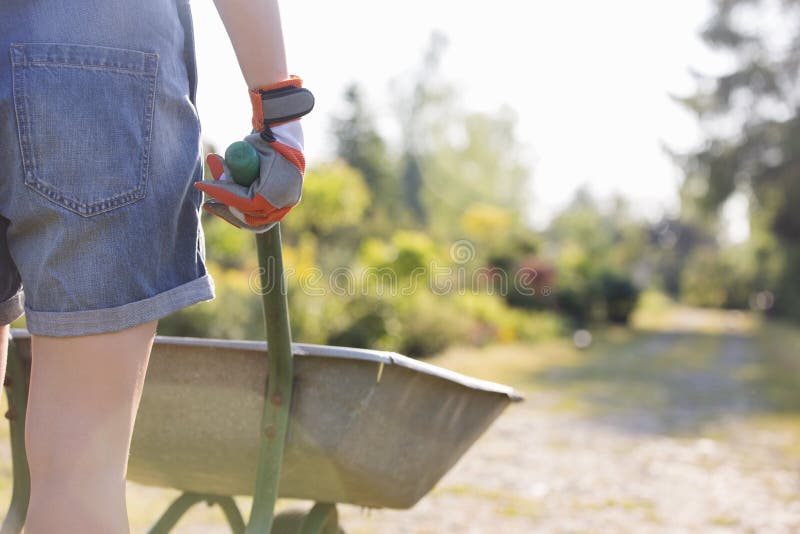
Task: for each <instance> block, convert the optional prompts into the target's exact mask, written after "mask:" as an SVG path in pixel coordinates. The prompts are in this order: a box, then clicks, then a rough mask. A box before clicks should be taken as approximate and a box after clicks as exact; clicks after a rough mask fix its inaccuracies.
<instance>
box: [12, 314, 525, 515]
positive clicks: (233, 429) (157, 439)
mask: <svg viewBox="0 0 800 534" xmlns="http://www.w3.org/2000/svg"><path fill="white" fill-rule="evenodd" d="M12 336H13V340H14V345H15V347H16V350H17V351H19V354H18V356H20V357H21V359H23V360H28V361H29V360H30V338H29V336H28V333H27V332H25V331H23V330H15V331H13V332H12ZM265 351H266V343H263V342H255V341H224V340H212V339H198V338H176V337H163V336H158V337H157V338H156V341H155V344H154V347H153V351H152V353H151V356H150V363H149V366H148V371H147V378H146V380H145V387H144V392H143V396H142V401H141V405H140V408H139V412H138V415H137V418H136V426H135V430H134V434H133V441H132V445H131V455H130V460H129V466H128V479H129V480H132V481H134V482H138V483H141V484H146V485H153V486H161V487H170V488H177V489H181V490H184V491H187V492H198V493H213V494H218V495H252V493H253V487H254V485H255V477H256V474H255V473H256V467H257V463H258V450H259V442H260V440H259V438H260V436H259V435H258V433H259V428H260V427H259V421H260V419H261V416H262V411H263V407H264V401H265V392H264V383H265V382H266V380H267V373H268V359H269V356H268V355H267V357H265ZM292 351H293V353H294V356H295V357H294V374H293V380H294V383H293V388H292V399H291V406H290V415H289V426H288V431H287V437H286V442H285V451H284V457H283V466H282V468H281V472H280V478H279V495H280V496H281V497H287V498H298V499H310V500H315V501H321V502H339V503H350V504H356V505H361V506H369V507H387V508H409V507H411V506H413V505H414V504H415V503H416V502H417V501H419V500H420V499H421V498H422V497H423V496H424V495H425V494H426V493H428V491H430V490H431V488H432V487H433V486H434V485H435V484H436V482H437V481H438V480H439V479H440V478H441V477H442V476H443V475H444V474H445V473H446V472H447V471H448V470H449V469H450V468H451V467H452V466H453V465H454V464H455V463H456V462H457V461H458V459H459V458H460V457H461V456H462V454H463V453H464V452H465V451H466V450H467V449H468V448H469V447H470V446H471V445H472V444H473V443H474V442H475V440H476V439H477V438H478V437H479V436H480V435H481V434H482V433H483V432H484V431H485V430H486V428H487V427H488V426H489V425H490V424H491V423H492V421H494V419H495V418H496V417H497V416H498V415H499V414H500V413H501V412H502V411H503V409H504V408H505V407H506V406H508V404H509V403H511V402H513V401H517V400H521V397H520V396H519V394H518V393H516V392H515V391H514V390H513V389H512V388H510V387H507V386H503V385H500V384H495V383H492V382H487V381H483V380H478V379H475V378H471V377H467V376H464V375H461V374H458V373H455V372H452V371H449V370H446V369H443V368H439V367H436V366H434V365H431V364H427V363H424V362H420V361H417V360H413V359H411V358H408V357H405V356H402V355H399V354H395V353H390V352H380V351H372V350H361V349H351V348H342V347H330V346H320V345H305V344H292Z"/></svg>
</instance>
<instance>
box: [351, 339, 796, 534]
mask: <svg viewBox="0 0 800 534" xmlns="http://www.w3.org/2000/svg"><path fill="white" fill-rule="evenodd" d="M709 343H710V344H712V345H715V346H716V347H717V349H716V350H715V351H714V352H713V353H712V354H711V355H710V357H708V358H706V359H704V364H703V365H694V364H692V363H691V361H687V363H688V365H686V366H675V367H674V368H667V367H666V366H665V365H664V363H665V360H667V359H669V358H671V357H672V355H670V352H672V353H673V355H674V354H678V355H683V356H684V357H686V358H687V360H691V358H692V356H693V351H694V350H697V351H702V350H706V351H707V349H708V345H709ZM609 357H610V358H613V355H612V356H609ZM619 357H621V358H623V359H625V358H627V357H628V356H626V355H625V354H622V355H621V356H619ZM755 357H757V354H756V353H755V349H754V347H753V344H752V342H751V340H749V339H748V338H746V337H744V336H742V335H739V334H736V333H732V334H725V335H722V336H718V337H716V338H713V339H711V338H708V337H703V338H699V337H697V336H694V335H692V334H680V333H673V334H654V335H652V336H648V337H645V338H644V339H641V340H639V341H638V342H637V343H636V346H635V348H634V349H632V350H631V351H630V358H636V359H637V362H636V364H635V366H638V369H637V370H634V371H632V372H631V373H629V375H627V376H626V375H624V374H623V376H619V377H613V376H612V377H608V378H606V379H604V380H605V381H606V382H607V383H608V384H610V386H609V387H608V388H605V391H603V389H604V388H598V387H589V388H585V387H584V388H583V389H581V390H580V391H581V394H582V396H583V399H584V400H586V399H594V400H596V401H597V402H598V404H596V405H595V406H589V407H588V408H589V410H588V411H579V413H570V412H565V411H563V410H559V409H554V407H558V406H560V405H562V404H563V402H562V401H563V399H562V398H560V397H562V396H571V395H574V394H575V390H574V388H573V387H572V386H573V384H574V383H575V382H576V381H579V380H580V378H581V377H580V374H579V373H580V369H578V370H575V369H573V375H572V376H568V377H566V378H565V377H564V376H563V373H562V374H559V373H558V372H556V373H555V374H553V373H550V374H549V375H547V376H549V380H550V383H549V385H550V386H553V385H554V384H561V385H564V386H565V388H564V389H563V390H562V391H561V392H560V391H559V389H558V388H557V387H545V388H543V389H544V390H543V391H539V392H528V400H527V402H525V403H523V404H520V405H514V406H512V407H511V408H510V409H509V410H507V411H506V413H505V414H504V415H503V416H502V417H501V418H500V419H499V420H498V422H497V423H496V424H495V426H494V427H492V428H491V429H490V430H489V431H488V432H487V433H486V434H485V435H484V436H483V437H482V438H481V439H480V440H479V442H478V443H476V445H475V446H474V447H473V448H472V449H471V450H470V451H469V452H468V453H467V454H466V456H465V457H464V458H463V459H462V461H461V462H460V463H459V464H458V465H457V466H456V467H455V468H454V469H453V470H452V471H451V472H450V473H448V474H447V475H446V476H445V478H444V479H443V480H442V481H441V482H440V484H439V485H438V486H437V488H436V489H435V490H434V491H433V492H432V493H431V494H430V495H429V496H427V497H426V498H425V499H423V500H422V501H421V502H420V503H419V504H418V505H417V506H416V507H415V508H413V509H412V510H409V511H402V512H401V511H389V510H378V511H372V512H371V513H370V514H369V515H364V514H363V513H361V512H360V511H359V510H358V509H357V508H354V507H342V511H343V518H342V521H343V524H344V525H345V526H346V527H347V531H348V532H349V533H372V532H375V533H377V532H380V533H398V534H400V533H423V532H425V533H449V532H459V533H464V532H475V533H495V532H503V533H528V532H545V533H551V532H553V533H555V532H576V533H577V532H604V533H605V532H637V533H640V532H703V533H713V532H758V533H764V532H786V533H790V532H800V498H798V496H799V495H800V465H798V463H797V461H796V460H790V459H789V458H788V457H787V456H786V455H785V454H784V453H783V452H782V451H783V450H784V448H785V445H786V440H787V439H791V437H790V436H787V435H784V434H782V433H780V432H768V431H764V430H759V431H754V429H753V428H752V426H751V424H750V423H749V422H748V419H747V418H746V417H744V415H746V414H747V413H750V412H751V411H752V410H753V409H754V408H755V402H756V401H755V400H754V398H753V395H752V392H751V391H749V390H748V389H747V388H746V387H745V386H744V385H743V384H742V383H741V382H740V381H738V380H737V379H736V374H737V372H739V371H741V370H743V369H745V368H746V366H747V365H748V363H749V362H750V360H751V359H752V358H755ZM604 363H608V362H604ZM621 364H623V365H626V366H627V367H628V368H630V367H631V364H630V362H626V361H623V362H621ZM612 367H613V366H612ZM662 367H664V368H663V369H662ZM648 371H650V373H649V374H648ZM636 380H640V381H658V382H661V383H660V384H656V383H653V384H650V385H651V386H652V387H653V389H654V391H655V392H656V395H654V397H653V399H645V401H644V402H640V401H641V399H640V398H639V396H638V394H637V395H634V396H633V397H632V398H631V399H630V402H626V401H625V399H624V396H623V398H622V400H621V401H620V399H619V397H620V395H621V394H622V392H623V391H624V389H625V388H624V384H625V383H626V382H627V383H628V385H629V386H630V388H631V389H632V390H637V389H639V388H638V386H637V384H636V383H635V381H636ZM599 381H600V382H602V381H603V380H599ZM594 382H595V383H594V385H595V386H596V382H598V380H595V381H594ZM617 382H619V383H617ZM608 384H607V385H608ZM656 385H658V386H659V387H658V388H656V387H655V386H656ZM617 386H623V387H617ZM664 392H666V393H665V394H664V395H663V396H662V395H661V393H664ZM602 393H605V394H606V395H608V397H609V398H613V399H614V401H615V402H614V403H611V404H608V405H605V406H604V405H602V403H603V397H602ZM615 397H616V398H615Z"/></svg>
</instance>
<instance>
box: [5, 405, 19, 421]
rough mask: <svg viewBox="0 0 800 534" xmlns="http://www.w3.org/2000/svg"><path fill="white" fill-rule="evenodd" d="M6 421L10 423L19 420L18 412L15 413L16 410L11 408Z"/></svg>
mask: <svg viewBox="0 0 800 534" xmlns="http://www.w3.org/2000/svg"><path fill="white" fill-rule="evenodd" d="M6 419H8V420H9V421H14V420H16V419H17V412H15V411H14V408H9V409H8V411H7V412H6Z"/></svg>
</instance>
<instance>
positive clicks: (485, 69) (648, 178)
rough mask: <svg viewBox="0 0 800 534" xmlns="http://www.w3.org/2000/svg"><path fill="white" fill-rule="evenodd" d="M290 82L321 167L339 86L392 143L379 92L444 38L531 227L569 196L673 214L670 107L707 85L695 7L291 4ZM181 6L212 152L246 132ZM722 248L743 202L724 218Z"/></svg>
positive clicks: (201, 27) (677, 116)
mask: <svg viewBox="0 0 800 534" xmlns="http://www.w3.org/2000/svg"><path fill="white" fill-rule="evenodd" d="M280 6H281V14H282V15H281V18H282V23H283V32H284V39H285V42H286V52H287V60H288V64H289V72H290V73H293V74H297V75H299V76H301V77H302V78H303V79H304V81H305V86H306V87H308V88H309V89H311V90H312V92H313V93H314V95H315V97H316V101H317V104H316V107H315V110H314V111H313V112H312V114H310V115H308V116H306V117H305V118H304V119H303V122H302V123H303V129H304V133H305V137H306V139H305V140H306V145H305V147H306V150H305V152H306V156H307V157H308V159H309V160H310V161H311V162H312V164H313V162H314V161H322V160H325V159H330V158H331V157H332V156H333V153H334V143H333V141H332V139H331V136H330V117H331V115H332V114H334V113H336V112H337V110H339V109H341V106H342V93H343V90H344V88H345V87H346V86H347V85H348V84H350V83H351V82H353V81H356V82H358V83H359V84H360V85H362V86H363V87H364V89H365V91H366V95H367V97H368V102H369V104H370V106H371V107H372V109H373V110H374V111H375V114H376V115H377V116H378V117H379V119H381V123H380V124H384V125H386V133H387V135H389V136H391V124H392V108H391V91H390V89H389V87H390V82H391V81H392V80H396V79H402V77H403V76H407V75H409V73H410V72H411V71H412V70H413V69H414V68H415V67H416V66H417V65H418V64H419V62H420V60H421V58H422V55H423V53H424V51H425V49H426V46H427V44H428V42H429V38H430V35H431V33H432V32H434V31H439V32H441V33H443V34H445V35H446V36H447V39H448V43H449V44H448V47H447V49H446V52H445V54H444V57H443V61H442V65H441V70H442V76H443V77H444V78H445V79H447V80H449V81H450V82H451V83H452V84H453V85H454V86H455V88H456V90H457V91H458V98H459V104H460V105H461V106H462V107H463V108H466V109H468V110H475V111H485V112H493V111H496V110H498V109H500V108H501V106H504V105H505V106H509V107H511V108H512V109H514V110H515V111H516V113H517V115H518V123H517V133H518V137H519V139H520V142H521V144H522V145H523V148H524V151H523V157H524V158H525V161H526V162H528V163H529V165H530V167H531V169H532V192H533V195H532V201H531V205H530V208H529V215H530V218H531V220H532V221H533V222H534V223H535V224H536V225H537V226H542V225H544V224H545V223H546V222H547V221H548V220H549V219H550V218H552V216H553V215H554V214H555V213H557V211H558V210H559V209H560V208H562V207H563V206H564V205H566V204H567V203H568V202H569V201H570V199H571V198H572V196H573V195H574V193H575V191H576V190H577V189H578V188H580V187H581V186H584V185H586V186H588V187H589V188H590V190H591V191H593V192H594V193H595V194H596V195H597V196H598V197H599V198H601V199H607V198H610V197H611V196H612V195H614V194H622V195H623V196H625V197H627V198H628V199H629V200H630V202H631V205H632V208H633V210H634V211H635V213H637V214H639V215H641V216H644V217H647V218H649V219H657V218H658V217H660V216H661V215H662V214H664V213H674V212H675V211H676V209H677V207H678V198H677V187H678V185H679V183H680V180H681V174H680V172H679V170H678V169H677V168H676V167H675V165H674V164H673V163H672V162H671V161H670V159H669V158H668V156H667V155H666V154H665V153H664V151H663V148H662V147H663V146H664V145H667V146H669V147H671V148H673V149H676V150H686V149H689V148H691V147H693V146H696V145H697V143H698V142H700V140H701V137H700V131H699V128H698V126H697V124H696V121H695V119H694V117H693V116H692V115H691V114H689V113H688V112H686V111H685V110H683V109H682V108H681V107H680V106H679V105H678V104H676V103H675V102H674V101H673V100H672V98H671V97H670V95H688V94H690V93H692V91H693V90H694V88H695V84H694V80H693V78H692V77H691V75H690V73H689V69H690V68H693V69H695V70H699V71H701V72H707V73H713V72H719V71H720V70H721V69H723V68H724V65H723V64H722V63H721V60H720V58H718V57H717V56H716V55H714V54H713V53H712V52H711V51H709V50H708V49H707V48H706V47H705V46H704V45H703V43H702V42H701V41H700V40H699V38H698V37H697V34H698V31H699V30H700V28H702V26H703V23H704V21H705V20H706V18H707V17H708V15H709V13H710V6H709V4H708V0H672V1H671V2H643V1H641V0H607V1H604V2H598V1H596V0H551V1H548V2H545V1H542V0H515V1H512V0H494V1H493V2H490V3H486V2H476V1H473V0H462V1H460V2H457V1H452V0H437V1H431V0H405V1H403V2H379V1H374V0H373V1H367V0H337V1H330V0H328V1H322V0H292V1H285V2H281V3H280ZM192 9H193V14H194V24H195V40H196V49H197V60H198V79H199V87H198V100H197V105H198V112H199V114H200V119H201V123H202V127H203V132H204V136H205V137H206V138H207V139H208V140H210V141H211V142H213V143H214V144H215V145H216V146H218V147H225V146H227V145H228V144H229V143H231V142H233V141H235V140H238V139H240V138H242V137H243V136H244V135H245V134H246V133H247V132H248V128H249V117H250V108H249V105H250V104H249V100H248V98H247V95H246V92H247V87H246V84H245V82H244V80H243V78H242V75H241V72H240V70H239V66H238V63H237V61H236V57H235V54H234V51H233V49H232V47H231V45H230V42H229V41H228V39H227V36H226V34H225V29H224V27H223V26H222V22H221V21H220V19H219V16H218V15H217V13H216V10H215V8H214V4H213V2H212V1H211V0H194V1H192ZM726 213H727V217H728V220H729V221H730V224H729V227H730V228H729V233H730V234H731V238H732V239H733V240H740V239H742V238H743V237H745V236H746V231H747V228H746V221H745V220H744V219H745V215H746V205H742V204H741V202H739V203H738V205H737V202H736V201H734V202H732V203H731V204H730V205H729V206H728V209H727V212H726Z"/></svg>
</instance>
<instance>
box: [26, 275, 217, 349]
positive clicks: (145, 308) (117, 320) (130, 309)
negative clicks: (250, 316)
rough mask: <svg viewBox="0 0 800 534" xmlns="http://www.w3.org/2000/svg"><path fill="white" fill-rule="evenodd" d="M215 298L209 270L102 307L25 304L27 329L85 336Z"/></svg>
mask: <svg viewBox="0 0 800 534" xmlns="http://www.w3.org/2000/svg"><path fill="white" fill-rule="evenodd" d="M213 298H214V282H213V280H212V279H211V277H210V276H209V275H208V274H206V275H204V276H202V277H200V278H197V279H195V280H192V281H191V282H188V283H185V284H182V285H180V286H178V287H175V288H172V289H169V290H167V291H164V292H162V293H159V294H158V295H155V296H152V297H150V298H146V299H144V300H139V301H136V302H131V303H129V304H124V305H122V306H117V307H115V308H104V309H99V310H87V311H77V312H40V311H35V310H31V309H29V308H27V307H26V309H25V319H26V324H27V327H28V331H29V332H30V333H31V334H34V335H40V336H53V337H64V336H85V335H90V334H103V333H106V332H115V331H117V330H123V329H125V328H131V327H134V326H137V325H140V324H143V323H147V322H150V321H155V320H156V319H161V318H162V317H164V316H166V315H169V314H170V313H172V312H175V311H178V310H180V309H181V308H185V307H187V306H191V305H192V304H197V303H198V302H202V301H205V300H212V299H213Z"/></svg>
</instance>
